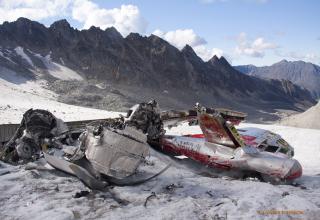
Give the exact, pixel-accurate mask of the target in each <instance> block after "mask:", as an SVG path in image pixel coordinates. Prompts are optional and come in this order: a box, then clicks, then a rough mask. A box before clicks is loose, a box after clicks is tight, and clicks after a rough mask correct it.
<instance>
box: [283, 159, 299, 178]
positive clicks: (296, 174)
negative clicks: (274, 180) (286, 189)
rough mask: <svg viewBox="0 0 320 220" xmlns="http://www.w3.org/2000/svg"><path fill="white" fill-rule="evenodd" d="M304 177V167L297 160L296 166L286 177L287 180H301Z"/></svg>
mask: <svg viewBox="0 0 320 220" xmlns="http://www.w3.org/2000/svg"><path fill="white" fill-rule="evenodd" d="M301 175H302V167H301V165H300V163H299V162H298V161H297V160H294V164H293V165H292V167H291V169H290V170H289V172H288V174H287V175H286V177H285V179H286V180H293V179H296V178H299V177H300V176H301Z"/></svg>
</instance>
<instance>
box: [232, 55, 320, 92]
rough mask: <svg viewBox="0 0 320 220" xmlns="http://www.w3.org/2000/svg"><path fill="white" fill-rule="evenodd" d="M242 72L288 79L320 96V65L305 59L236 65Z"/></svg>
mask: <svg viewBox="0 0 320 220" xmlns="http://www.w3.org/2000/svg"><path fill="white" fill-rule="evenodd" d="M235 69H237V70H239V71H240V72H242V73H245V74H248V75H251V76H258V77H263V78H270V79H286V80H290V81H291V82H293V83H294V84H297V85H299V86H301V87H303V88H305V89H308V90H309V91H310V92H311V94H312V95H313V97H315V98H320V66H317V65H315V64H312V63H307V62H304V61H293V62H291V61H286V60H282V61H280V62H278V63H275V64H273V65H271V66H264V67H256V66H253V65H244V66H235Z"/></svg>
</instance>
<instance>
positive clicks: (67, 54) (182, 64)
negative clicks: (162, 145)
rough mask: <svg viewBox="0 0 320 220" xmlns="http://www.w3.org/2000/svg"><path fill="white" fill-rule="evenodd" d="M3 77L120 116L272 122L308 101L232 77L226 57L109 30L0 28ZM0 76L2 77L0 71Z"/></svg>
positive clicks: (275, 83) (283, 84)
mask: <svg viewBox="0 0 320 220" xmlns="http://www.w3.org/2000/svg"><path fill="white" fill-rule="evenodd" d="M0 68H1V69H0V77H2V78H3V77H4V74H2V75H1V72H6V76H7V75H8V72H10V71H11V72H13V73H15V74H16V75H19V76H21V77H23V78H24V79H25V80H32V79H39V78H40V79H45V80H46V81H47V82H48V87H49V88H51V89H52V90H54V91H55V92H57V93H59V94H60V100H61V101H63V102H67V103H70V104H78V105H85V106H94V107H98V108H109V109H110V108H111V109H116V110H118V111H121V110H124V109H126V108H127V107H129V106H131V105H132V104H133V103H136V102H140V101H145V100H146V99H150V98H155V99H157V100H158V101H159V103H160V106H161V107H163V108H187V107H188V108H190V107H191V106H192V105H194V103H195V102H200V103H203V104H204V105H209V106H219V107H229V108H235V109H237V110H241V111H245V112H248V113H249V114H250V117H251V119H260V118H262V119H263V120H270V119H272V118H273V117H274V114H273V113H274V112H275V111H276V110H278V109H288V110H294V111H303V110H305V109H306V108H308V107H310V106H311V105H313V104H314V103H315V101H314V99H313V98H312V97H311V95H310V93H309V92H308V91H307V90H305V89H302V88H300V87H299V86H296V85H294V84H292V83H291V82H289V81H287V80H273V79H270V80H264V79H260V78H256V77H251V76H248V75H245V74H242V73H239V72H238V71H237V70H235V69H234V68H233V67H232V66H230V64H229V63H228V62H227V61H226V59H225V58H224V57H221V58H218V57H216V56H214V57H213V58H212V59H211V60H209V61H208V62H204V61H203V60H202V59H201V58H199V57H198V56H197V55H196V53H195V52H194V51H193V49H192V48H191V47H190V46H188V45H186V46H185V47H184V48H183V49H182V50H181V51H180V50H178V49H177V48H176V47H174V46H172V45H171V44H169V43H168V42H167V41H165V40H163V39H161V38H159V37H157V36H155V35H151V36H148V37H146V36H141V35H139V34H136V33H131V34H129V35H128V36H127V37H125V38H124V37H122V36H121V34H120V33H119V32H118V31H117V30H116V29H115V28H107V29H106V30H101V29H99V28H96V27H91V28H90V29H88V30H81V31H80V30H77V29H74V28H72V27H71V26H70V24H69V23H68V22H67V21H66V20H60V21H57V22H55V23H53V24H52V25H51V26H50V27H48V28H47V27H45V26H44V25H42V24H40V23H38V22H34V21H30V20H28V19H25V18H19V19H18V20H17V21H15V22H11V23H9V22H4V23H3V24H2V25H0ZM1 70H2V71H1Z"/></svg>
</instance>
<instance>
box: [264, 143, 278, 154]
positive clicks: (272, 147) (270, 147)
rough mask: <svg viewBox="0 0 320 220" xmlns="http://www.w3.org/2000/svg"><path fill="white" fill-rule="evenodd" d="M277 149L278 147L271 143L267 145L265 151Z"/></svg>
mask: <svg viewBox="0 0 320 220" xmlns="http://www.w3.org/2000/svg"><path fill="white" fill-rule="evenodd" d="M277 150H278V147H277V146H272V145H269V146H268V147H267V148H266V149H265V151H268V152H272V153H273V152H276V151H277Z"/></svg>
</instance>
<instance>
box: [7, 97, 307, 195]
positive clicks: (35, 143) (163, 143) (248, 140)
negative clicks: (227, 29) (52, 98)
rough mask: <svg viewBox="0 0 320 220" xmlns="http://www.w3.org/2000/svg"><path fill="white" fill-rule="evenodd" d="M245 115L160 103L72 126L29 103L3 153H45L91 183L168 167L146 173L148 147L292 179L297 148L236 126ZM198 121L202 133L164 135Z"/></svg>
mask: <svg viewBox="0 0 320 220" xmlns="http://www.w3.org/2000/svg"><path fill="white" fill-rule="evenodd" d="M245 117H246V114H244V113H241V112H236V111H232V110H228V109H213V108H205V107H202V106H201V105H200V104H197V105H196V106H195V108H194V109H191V110H187V111H176V110H171V111H165V112H160V109H159V106H158V104H157V102H155V101H150V102H148V103H140V104H137V105H135V106H133V107H132V108H131V109H130V110H129V111H128V114H127V116H126V117H124V116H120V117H119V118H115V119H105V120H99V121H95V122H92V123H89V124H87V125H86V126H85V127H84V128H82V129H80V130H69V129H68V128H67V126H66V125H65V124H64V123H63V122H62V121H61V120H59V119H57V118H55V117H54V116H53V115H52V114H51V113H50V112H47V111H44V110H32V109H31V110H29V111H27V112H26V113H25V114H24V117H23V120H22V122H21V125H20V127H19V129H18V130H17V132H16V133H15V135H14V136H13V138H12V139H11V140H10V141H9V142H8V143H7V144H6V146H5V148H4V150H3V152H2V156H1V159H2V160H4V161H6V162H10V163H19V162H25V161H30V160H35V159H37V158H39V157H41V156H42V155H43V156H44V157H45V159H46V160H47V162H48V163H49V164H51V165H52V166H53V167H55V168H57V169H60V170H62V171H64V172H67V173H70V174H72V175H75V176H77V177H78V178H79V179H80V180H81V181H82V182H84V183H85V184H86V185H87V186H89V187H90V188H92V189H103V188H105V187H106V186H107V185H109V184H115V185H121V186H124V185H135V184H140V183H143V182H145V181H148V180H150V179H152V178H154V177H155V176H157V175H160V174H161V173H163V172H164V171H165V170H166V169H168V167H169V165H168V166H166V167H165V168H163V169H162V170H160V171H158V172H155V173H153V174H150V175H149V176H146V177H143V178H137V177H136V176H135V174H136V171H137V168H138V167H139V166H140V165H141V163H142V162H143V161H145V159H146V157H147V156H148V155H149V153H150V146H151V147H153V148H155V149H157V150H160V151H161V152H163V153H165V154H169V155H171V156H172V155H174V156H186V157H188V158H189V159H192V160H195V161H198V162H200V163H201V164H203V165H205V166H207V167H212V168H218V169H221V170H234V171H237V172H240V173H242V174H243V176H244V177H248V176H258V177H262V178H263V179H264V180H266V181H270V182H279V181H292V180H294V179H296V178H298V177H300V176H301V173H302V168H301V165H300V164H299V162H298V161H296V160H294V159H293V158H292V157H293V148H292V147H291V146H290V145H289V144H288V143H287V142H285V141H284V140H283V139H282V138H281V137H280V136H279V135H276V134H274V133H271V132H269V131H265V130H262V129H253V128H245V129H239V130H237V129H236V128H235V126H234V125H237V124H239V123H240V122H241V121H242V120H244V118H245ZM185 121H186V122H188V123H189V125H190V126H194V125H198V126H200V128H201V130H202V132H203V133H202V134H188V135H179V136H172V135H165V130H164V125H165V126H166V127H169V128H170V127H172V126H176V125H177V124H178V123H180V122H185Z"/></svg>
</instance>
